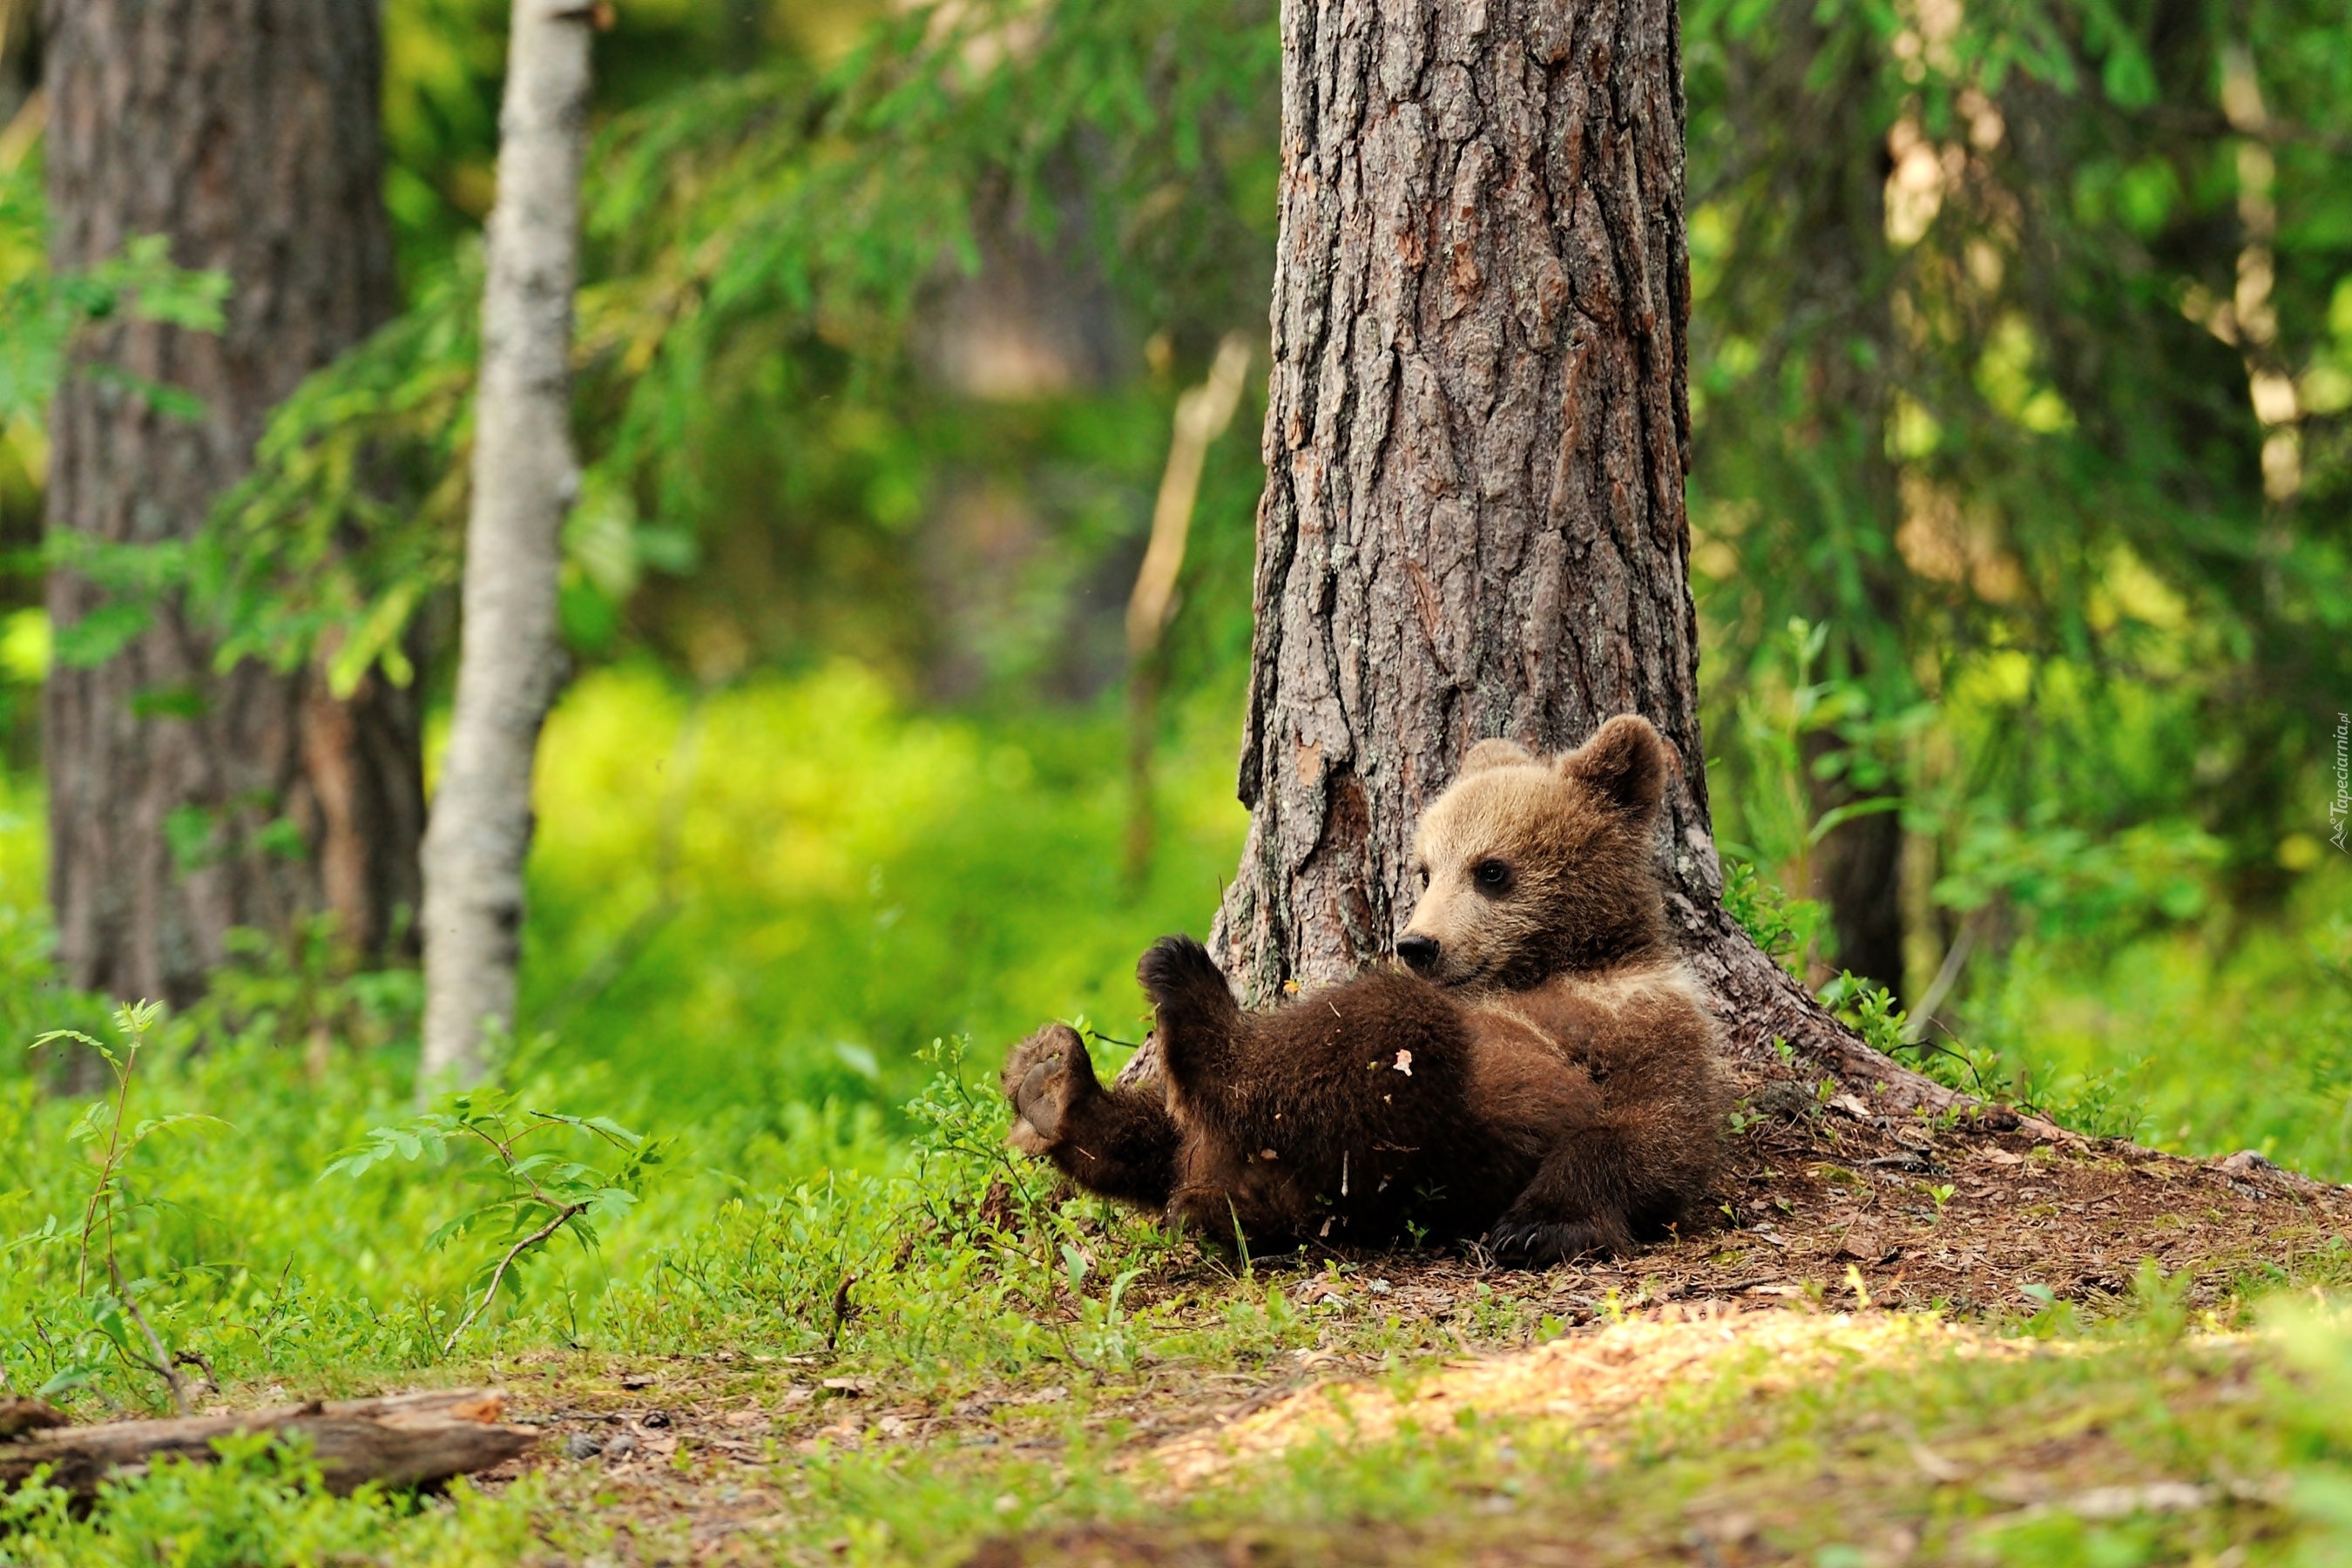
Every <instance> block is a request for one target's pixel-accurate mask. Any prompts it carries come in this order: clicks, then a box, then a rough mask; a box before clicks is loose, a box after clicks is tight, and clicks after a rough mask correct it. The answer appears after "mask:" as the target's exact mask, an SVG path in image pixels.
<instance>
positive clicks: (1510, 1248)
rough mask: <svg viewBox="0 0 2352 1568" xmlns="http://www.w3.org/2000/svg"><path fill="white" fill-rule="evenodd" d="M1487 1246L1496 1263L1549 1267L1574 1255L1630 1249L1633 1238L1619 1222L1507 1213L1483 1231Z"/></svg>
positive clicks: (1595, 1255) (1582, 1255)
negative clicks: (1545, 1218) (1530, 1217)
mask: <svg viewBox="0 0 2352 1568" xmlns="http://www.w3.org/2000/svg"><path fill="white" fill-rule="evenodd" d="M1486 1249H1487V1250H1488V1251H1490V1252H1492V1253H1493V1254H1494V1255H1495V1260H1496V1262H1497V1263H1501V1264H1505V1265H1507V1266H1510V1267H1513V1268H1550V1267H1551V1266H1552V1265H1553V1264H1555V1263H1565V1262H1567V1261H1568V1260H1569V1259H1570V1258H1585V1257H1595V1258H1606V1257H1609V1256H1611V1255H1612V1254H1616V1253H1623V1252H1630V1251H1632V1250H1633V1238H1632V1237H1630V1236H1628V1235H1627V1234H1626V1233H1625V1229H1624V1227H1623V1226H1612V1225H1608V1224H1604V1223H1602V1222H1601V1221H1599V1220H1590V1219H1578V1220H1561V1221H1549V1222H1547V1221H1540V1220H1528V1219H1512V1218H1510V1217H1509V1216H1507V1215H1506V1216H1505V1217H1504V1218H1502V1219H1500V1220H1497V1221H1496V1222H1495V1228H1494V1229H1492V1230H1490V1231H1488V1232H1487V1233H1486Z"/></svg>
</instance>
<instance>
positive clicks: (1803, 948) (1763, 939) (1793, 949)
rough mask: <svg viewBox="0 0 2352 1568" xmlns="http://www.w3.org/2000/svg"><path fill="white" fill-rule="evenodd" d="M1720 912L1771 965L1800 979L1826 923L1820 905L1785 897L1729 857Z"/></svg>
mask: <svg viewBox="0 0 2352 1568" xmlns="http://www.w3.org/2000/svg"><path fill="white" fill-rule="evenodd" d="M1723 910H1724V912H1725V913H1726V914H1727V915H1729V916H1730V917H1731V918H1732V919H1733V920H1734V921H1738V923H1739V927H1740V929H1741V930H1743V931H1746V932H1747V933H1748V936H1749V938H1750V939H1752V940H1753V941H1754V942H1755V943H1756V945H1757V946H1758V947H1760V948H1762V949H1763V950H1764V952H1766V954H1767V955H1769V957H1770V958H1771V959H1772V961H1773V962H1774V963H1778V964H1779V965H1780V967H1781V968H1783V969H1785V970H1787V971H1788V972H1789V973H1791V974H1794V975H1797V976H1799V977H1802V976H1803V974H1804V972H1805V957H1806V954H1807V953H1809V952H1811V951H1812V948H1813V945H1814V943H1815V942H1818V941H1819V940H1820V939H1821V935H1822V929H1823V927H1824V926H1826V925H1827V923H1828V921H1829V911H1828V910H1825V909H1824V908H1822V905H1821V904H1820V903H1818V902H1816V901H1815V900H1811V899H1792V898H1790V897H1789V896H1788V895H1787V894H1786V893H1783V892H1782V891H1781V890H1780V888H1778V887H1777V886H1775V885H1774V884H1773V883H1771V882H1769V881H1767V880H1766V879H1764V877H1763V876H1762V875H1761V874H1760V873H1759V871H1758V870H1757V869H1756V868H1755V867H1754V866H1753V865H1752V864H1750V863H1749V862H1748V861H1746V860H1742V859H1740V858H1738V857H1737V856H1734V855H1729V854H1727V855H1725V856H1724V858H1723Z"/></svg>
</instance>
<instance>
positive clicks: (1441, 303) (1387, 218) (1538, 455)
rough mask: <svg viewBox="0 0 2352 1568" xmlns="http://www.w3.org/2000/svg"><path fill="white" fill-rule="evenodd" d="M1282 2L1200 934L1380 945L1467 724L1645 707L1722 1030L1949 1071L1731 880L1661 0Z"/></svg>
mask: <svg viewBox="0 0 2352 1568" xmlns="http://www.w3.org/2000/svg"><path fill="white" fill-rule="evenodd" d="M1282 29H1283V53H1284V66H1283V121H1284V131H1283V165H1284V177H1283V184H1282V231H1281V240H1280V247H1279V250H1278V253H1277V258H1276V281H1275V299H1274V312H1273V315H1274V374H1273V380H1272V386H1271V389H1270V398H1269V406H1268V411H1267V415H1266V425H1265V462H1266V468H1267V483H1266V489H1265V496H1264V499H1263V500H1262V502H1261V504H1260V510H1259V519H1258V566H1257V582H1256V611H1257V632H1256V645H1255V654H1254V659H1253V666H1254V671H1253V678H1252V680H1253V683H1252V688H1251V692H1250V701H1249V716H1248V721H1247V727H1246V730H1245V733H1244V745H1243V754H1242V764H1241V795H1242V799H1243V800H1244V803H1246V804H1247V805H1249V807H1250V810H1251V817H1250V831H1249V837H1248V843H1247V847H1245V849H1244V852H1243V858H1242V865H1241V868H1240V871H1239V873H1238V875H1237V876H1236V879H1235V880H1234V884H1233V886H1232V888H1231V889H1229V891H1228V893H1227V896H1226V899H1225V901H1224V906H1223V910H1221V911H1220V914H1219V916H1218V920H1217V925H1216V930H1215V931H1213V936H1212V942H1211V947H1212V951H1213V952H1217V953H1218V954H1219V955H1220V956H1221V958H1222V960H1223V963H1224V964H1225V965H1226V968H1227V970H1228V972H1229V973H1231V974H1232V975H1233V976H1234V978H1235V980H1236V981H1237V982H1239V984H1240V985H1241V987H1242V989H1243V991H1244V994H1245V995H1246V996H1247V997H1248V998H1249V999H1250V1000H1251V1001H1253V1002H1257V1003H1263V1002H1265V1001H1267V1000H1269V999H1271V998H1272V997H1274V996H1275V995H1276V994H1278V992H1279V991H1280V990H1281V988H1282V987H1283V986H1284V984H1286V982H1289V981H1293V980H1297V981H1300V982H1304V983H1306V984H1316V983H1319V982H1328V981H1331V980H1335V979H1338V978H1340V977H1341V976H1344V975H1346V974H1349V973H1353V972H1354V971H1355V970H1357V969H1358V968H1359V967H1360V966H1361V965H1362V964H1364V963H1367V962H1369V961H1370V960H1371V959H1373V958H1375V957H1377V956H1379V955H1381V954H1382V953H1385V952H1388V951H1390V948H1391V942H1392V941H1393V939H1394V933H1395V931H1396V930H1397V927H1398V926H1399V925H1400V924H1401V923H1402V921H1403V919H1404V918H1405V917H1406V915H1407V914H1408V913H1409V912H1410V906H1411V895H1410V893H1409V891H1408V884H1407V880H1406V867H1407V854H1406V851H1407V847H1408V844H1409V837H1410V835H1411V832H1412V824H1413V822H1414V820H1415V818H1416V817H1417V816H1419V814H1420V812H1421V809H1422V807H1423V805H1426V804H1427V803H1428V802H1429V800H1430V799H1431V798H1432V797H1433V795H1435V794H1436V792H1437V791H1438V790H1440V789H1441V788H1443V787H1444V785H1445V784H1447V783H1448V782H1450V781H1451V780H1452V778H1453V776H1454V770H1455V766H1456V764H1457V763H1458V762H1459V760H1460V758H1461V757H1462V755H1463V753H1464V752H1466V751H1467V750H1468V749H1469V747H1470V746H1471V745H1472V744H1473V743H1474V742H1476V741H1478V740H1480V739H1482V738H1484V737H1486V736H1490V735H1507V736H1509V737H1511V738H1512V739H1515V740H1517V741H1520V742H1524V743H1526V744H1528V745H1531V746H1537V747H1541V748H1545V749H1557V748H1561V747H1565V746H1569V745H1572V744H1574V743H1576V742H1580V741H1581V740H1582V739H1584V737H1585V736H1587V735H1588V734H1590V733H1591V731H1592V730H1593V729H1594V728H1595V727H1597V725H1598V724H1599V723H1600V721H1602V720H1604V719H1606V718H1609V717H1610V716H1612V715H1613V714H1617V713H1622V712H1638V713H1642V714H1644V715H1646V716H1648V717H1649V718H1650V719H1651V720H1652V721H1654V722H1655V723H1656V724H1657V725H1658V726H1659V728H1660V729H1661V730H1662V731H1664V733H1665V734H1666V735H1667V736H1668V737H1670V738H1671V739H1672V740H1673V742H1675V745H1676V746H1677V747H1678V748H1679V749H1680V751H1681V753H1682V763H1683V766H1682V771H1681V773H1680V775H1679V777H1678V779H1677V780H1676V783H1675V787H1674V790H1673V792H1672V795H1670V797H1669V805H1668V813H1667V815H1668V822H1667V825H1666V828H1665V830H1664V833H1663V835H1662V840H1661V845H1660V852H1661V854H1662V856H1663V858H1664V870H1665V873H1666V876H1667V879H1668V886H1669V897H1670V902H1671V906H1672V912H1673V916H1674V922H1675V926H1676V928H1677V930H1678V931H1679V933H1680V935H1681V937H1682V939H1683V941H1684V942H1685V946H1686V949H1687V952H1688V954H1689V956H1690V959H1691V961H1692V962H1693V963H1694V964H1695V965H1696V967H1697V969H1698V970H1699V971H1700V973H1701V974H1702V977H1703V978H1704V979H1705V980H1706V983H1707V984H1708V985H1709V987H1710V988H1711V990H1712V991H1713V993H1714V994H1715V996H1716V997H1717V1002H1718V1004H1719V1005H1720V1006H1721V1008H1722V1011H1723V1014H1724V1016H1725V1018H1726V1021H1727V1026H1728V1030H1729V1033H1730V1036H1731V1037H1732V1039H1733V1041H1734V1044H1735V1048H1737V1049H1738V1051H1739V1052H1740V1053H1741V1055H1742V1056H1743V1057H1746V1058H1748V1059H1750V1060H1758V1059H1760V1058H1767V1057H1769V1055H1770V1050H1769V1042H1770V1041H1771V1040H1772V1039H1773V1038H1774V1037H1781V1038H1784V1039H1786V1040H1788V1041H1790V1043H1791V1044H1793V1045H1795V1046H1798V1047H1801V1048H1804V1049H1807V1050H1809V1051H1811V1053H1813V1054H1814V1055H1815V1056H1816V1057H1818V1058H1822V1059H1823V1060H1824V1062H1825V1064H1826V1065H1829V1066H1831V1067H1832V1068H1836V1069H1838V1070H1839V1071H1840V1072H1841V1073H1842V1074H1843V1076H1845V1077H1846V1078H1848V1079H1849V1080H1850V1081H1858V1082H1861V1083H1863V1084H1865V1085H1875V1086H1878V1087H1881V1088H1883V1089H1885V1090H1886V1091H1887V1092H1889V1093H1890V1094H1891V1095H1892V1096H1893V1097H1895V1098H1896V1099H1898V1100H1906V1101H1908V1102H1914V1103H1919V1102H1925V1103H1933V1104H1944V1103H1948V1102H1949V1101H1950V1100H1952V1099H1953V1098H1954V1097H1953V1096H1951V1095H1950V1094H1949V1092H1948V1091H1947V1090H1945V1089H1942V1088H1940V1087H1939V1086H1937V1085H1936V1084H1934V1083H1932V1082H1930V1081H1929V1080H1927V1079H1924V1078H1921V1077H1919V1076H1918V1075H1917V1074H1915V1073H1912V1072H1909V1071H1908V1070H1906V1069H1905V1068H1901V1067H1899V1066H1897V1065H1896V1064H1895V1063H1893V1062H1891V1061H1889V1060H1887V1059H1886V1058H1884V1057H1881V1056H1879V1055H1877V1054H1876V1053H1874V1052H1872V1051H1870V1050H1868V1049H1867V1048H1866V1047H1864V1046H1863V1045H1862V1044H1861V1042H1860V1041H1859V1040H1857V1039H1855V1038H1854V1037H1853V1036H1852V1035H1851V1034H1850V1033H1849V1032H1848V1031H1846V1030H1845V1029H1843V1027H1841V1026H1839V1025H1837V1023H1836V1022H1835V1021H1834V1020H1833V1019H1832V1018H1830V1017H1828V1016H1826V1015H1825V1014H1823V1013H1822V1010H1821V1009H1820V1008H1819V1007H1818V1006H1816V1005H1814V1003H1813V1002H1812V1001H1811V998H1810V997H1809V996H1808V995H1807V994H1805V993H1804V991H1803V990H1802V989H1801V987H1799V986H1798V985H1797V984H1794V983H1793V982H1792V981H1791V980H1790V978H1789V977H1788V976H1787V975H1786V974H1785V973H1782V972H1781V970H1780V968H1779V966H1778V965H1776V964H1774V963H1772V962H1771V960H1770V959H1769V958H1768V957H1767V956H1766V955H1765V954H1764V953H1762V952H1759V950H1758V949H1757V948H1756V946H1755V944H1754V943H1753V942H1750V941H1749V940H1748V937H1747V935H1746V934H1745V933H1744V932H1743V931H1741V930H1740V929H1739V928H1738V926H1737V925H1736V924H1735V923H1734V922H1733V921H1730V920H1729V919H1728V918H1727V916H1726V915H1725V914H1724V912H1723V909H1722V903H1721V893H1722V869H1721V866H1720V864H1719V862H1718V861H1717V857H1716V850H1715V845H1714V840H1713V837H1712V835H1711V832H1710V827H1709V821H1708V816H1707V803H1706V773H1705V770H1704V767H1703V765H1702V759H1703V756H1704V753H1703V752H1702V751H1701V749H1700V744H1699V731H1698V691H1697V674H1698V644H1697V626H1696V613H1695V611H1694V609H1693V605H1692V602H1691V596H1690V591H1689V586H1688V578H1687V554H1688V550H1689V532H1688V528H1687V525H1686V522H1685V516H1684V510H1683V476H1684V473H1685V469H1686V468H1687V466H1688V458H1689V442H1690V418H1689V409H1688V403H1687V400H1686V397H1685V329H1686V326H1687V322H1688V316H1689V305H1690V290H1689V281H1688V276H1689V268H1688V258H1687V255H1686V252H1685V230H1684V215H1683V180H1684V171H1683V140H1682V137H1683V102H1682V91H1681V74H1680V60H1679V58H1678V48H1679V45H1678V38H1677V33H1676V25H1675V9H1674V5H1672V3H1671V0H1596V3H1591V4H1584V5H1569V4H1567V3H1565V0H1468V3H1458V0H1457V3H1441V0H1385V3H1384V4H1382V5H1380V6H1379V7H1377V9H1376V8H1375V7H1372V6H1369V5H1352V4H1345V3H1343V0H1286V4H1285V5H1284V6H1283V16H1282ZM1139 1061H1141V1062H1142V1066H1141V1069H1140V1070H1144V1071H1149V1070H1150V1065H1149V1062H1148V1060H1146V1059H1143V1058H1139Z"/></svg>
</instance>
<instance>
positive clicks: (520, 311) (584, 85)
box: [423, 0, 594, 1082]
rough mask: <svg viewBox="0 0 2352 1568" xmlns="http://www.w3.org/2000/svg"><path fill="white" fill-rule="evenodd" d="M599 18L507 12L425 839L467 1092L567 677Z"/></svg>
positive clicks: (505, 1000)
mask: <svg viewBox="0 0 2352 1568" xmlns="http://www.w3.org/2000/svg"><path fill="white" fill-rule="evenodd" d="M593 16H594V13H593V6H591V5H585V4H581V3H579V0H515V4H514V19H513V28H512V32H511V34H510V35H509V44H508V53H507V85H506V99H505V102H504V104H503V105H502V107H501V109H500V111H499V176H498V177H499V189H498V199H497V203H496V205H494V206H493V207H492V208H491V211H490V224H489V279H488V286H487V288H486V289H485V290H484V292H483V297H482V367H481V380H480V390H479V393H478V398H477V404H476V414H475V436H474V475H473V479H474V491H473V510H472V513H471V515H470V516H469V517H468V518H467V524H466V582H465V594H464V616H465V624H464V629H463V634H462V641H461V644H460V647H459V654H458V664H457V710H456V712H455V714H454V715H453V718H452V722H451V725H450V730H449V751H448V755H447V758H446V762H445V763H443V767H442V773H441V785H440V788H439V790H438V791H437V792H436V795H434V799H433V816H432V820H431V823H430V824H429V826H427V828H426V832H425V1054H424V1063H423V1077H424V1079H425V1081H427V1082H435V1081H449V1080H455V1081H458V1082H472V1081H474V1080H475V1079H478V1078H479V1077H480V1076H481V1074H482V1071H483V1068H484V1066H485V1062H484V1051H483V1042H484V1038H485V1034H486V1031H492V1030H502V1029H504V1028H506V1027H508V1026H510V1025H511V1024H512V1022H513V1019H514V999H515V964H516V960H517V959H518V957H519V956H520V950H521V938H522V918H523V862H524V859H525V858H526V856H527V855H528V854H529V853H530V834H531V811H530V779H531V763H532V758H533V754H534V752H536V751H537V749H538V745H539V731H540V728H541V725H542V724H544V723H545V722H546V720H547V711H548V709H549V708H550V707H551V705H552V704H553V702H554V700H555V692H556V688H557V687H558V685H559V684H560V683H561V681H562V670H563V650H562V644H561V643H560V641H559V640H558V636H557V626H556V586H557V583H556V578H557V571H558V568H559V567H560V565H561V563H562V538H561V535H562V526H563V518H564V514H565V513H566V512H567V511H568V510H570V508H571V505H572V498H573V496H574V495H575V494H576V492H577V491H578V489H579V482H580V476H579V470H578V467H577V464H576V462H575V460H574V458H573V455H572V397H571V392H572V378H571V357H572V290H573V287H574V284H575V282H576V280H577V277H578V272H579V249H580V164H581V157H582V153H583V148H584V146H585V144H586V140H587V133H588V93H589V81H590V78H589V53H590V48H589V46H590V39H591V35H592V30H593Z"/></svg>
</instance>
